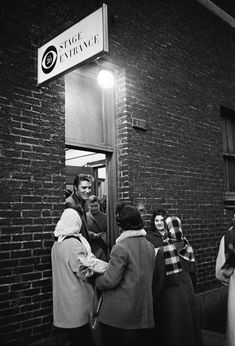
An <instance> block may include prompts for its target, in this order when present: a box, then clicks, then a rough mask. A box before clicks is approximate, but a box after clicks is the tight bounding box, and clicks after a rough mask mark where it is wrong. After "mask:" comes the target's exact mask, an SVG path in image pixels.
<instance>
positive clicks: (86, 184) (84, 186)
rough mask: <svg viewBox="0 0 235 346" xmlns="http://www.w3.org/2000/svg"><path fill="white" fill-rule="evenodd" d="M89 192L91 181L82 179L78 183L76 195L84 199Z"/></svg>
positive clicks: (87, 196)
mask: <svg viewBox="0 0 235 346" xmlns="http://www.w3.org/2000/svg"><path fill="white" fill-rule="evenodd" d="M90 193H91V182H90V181H86V180H82V181H80V184H79V185H78V188H77V190H76V195H77V196H78V197H80V198H82V199H83V200H86V199H88V198H89V195H90Z"/></svg>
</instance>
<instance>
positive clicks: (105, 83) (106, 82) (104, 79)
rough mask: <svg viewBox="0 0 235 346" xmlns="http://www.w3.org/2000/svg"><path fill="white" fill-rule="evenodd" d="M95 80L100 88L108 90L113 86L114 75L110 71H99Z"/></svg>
mask: <svg viewBox="0 0 235 346" xmlns="http://www.w3.org/2000/svg"><path fill="white" fill-rule="evenodd" d="M97 80H98V83H99V85H100V86H101V88H104V89H108V88H112V87H113V85H114V75H113V73H112V72H111V71H108V70H100V71H99V73H98V75H97Z"/></svg>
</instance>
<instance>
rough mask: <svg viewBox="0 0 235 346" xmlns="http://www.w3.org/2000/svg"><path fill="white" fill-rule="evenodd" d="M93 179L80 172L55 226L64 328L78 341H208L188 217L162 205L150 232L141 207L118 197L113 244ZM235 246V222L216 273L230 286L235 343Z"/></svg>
mask: <svg viewBox="0 0 235 346" xmlns="http://www.w3.org/2000/svg"><path fill="white" fill-rule="evenodd" d="M92 183H93V177H92V176H90V175H84V174H79V175H78V176H77V177H76V178H75V180H74V189H73V192H72V193H71V194H70V195H69V196H68V197H67V198H66V207H65V209H64V211H63V213H62V215H61V218H60V220H59V221H58V223H57V225H56V228H55V231H54V237H55V241H54V244H53V247H52V252H51V257H52V279H53V324H54V326H55V327H56V328H57V329H58V332H59V333H61V334H63V335H65V336H66V337H65V342H69V345H71V346H73V345H82V346H110V345H112V346H136V345H146V346H154V345H159V346H203V337H202V331H201V325H200V315H199V309H198V307H197V304H196V297H195V287H196V258H195V253H194V249H193V247H192V246H191V245H190V243H189V241H188V239H187V238H186V237H185V235H184V233H183V228H182V224H181V220H180V219H179V218H178V217H176V216H171V215H167V212H166V211H165V210H164V209H156V210H154V211H153V214H152V219H151V227H150V230H149V231H148V232H146V230H145V228H144V221H143V218H142V216H141V213H140V211H139V209H138V207H137V206H135V205H134V204H132V203H130V202H121V203H118V205H117V206H116V222H117V225H118V227H119V230H120V235H119V237H118V238H117V239H116V241H115V244H114V245H113V247H112V248H111V249H109V246H108V244H107V215H106V213H105V212H104V211H102V209H101V201H100V199H99V198H98V197H97V196H95V195H91V196H90V193H91V189H92ZM234 217H235V215H234ZM234 221H235V219H234ZM234 249H235V226H234V227H232V228H231V229H229V230H228V232H227V233H226V234H225V236H224V237H223V238H222V240H221V243H220V248H219V253H218V258H217V261H216V277H217V278H218V280H220V281H221V282H223V283H224V284H226V285H229V304H228V306H229V308H228V328H227V339H228V343H227V345H228V346H235V329H234V321H235V299H234V291H235V273H234V267H235V250H234ZM97 328H98V329H99V333H98V334H97V332H95V330H96V329H97ZM63 340H64V339H63V338H61V339H60V341H61V344H64V345H65V344H66V343H63V342H64V341H63Z"/></svg>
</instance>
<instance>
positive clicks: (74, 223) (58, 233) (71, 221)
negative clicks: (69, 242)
mask: <svg viewBox="0 0 235 346" xmlns="http://www.w3.org/2000/svg"><path fill="white" fill-rule="evenodd" d="M81 228H82V220H81V217H80V215H79V214H78V212H77V211H76V210H74V209H72V208H67V209H65V210H64V211H63V213H62V215H61V217H60V220H59V221H58V223H57V225H56V228H55V231H54V236H55V237H58V242H59V243H61V242H62V241H63V240H64V239H65V238H66V237H67V236H71V235H73V236H75V237H77V238H79V239H80V240H81V242H82V244H83V245H84V247H85V249H86V251H87V254H90V253H91V247H90V245H89V243H88V241H87V240H86V238H84V237H83V236H82V235H81V234H80V231H81Z"/></svg>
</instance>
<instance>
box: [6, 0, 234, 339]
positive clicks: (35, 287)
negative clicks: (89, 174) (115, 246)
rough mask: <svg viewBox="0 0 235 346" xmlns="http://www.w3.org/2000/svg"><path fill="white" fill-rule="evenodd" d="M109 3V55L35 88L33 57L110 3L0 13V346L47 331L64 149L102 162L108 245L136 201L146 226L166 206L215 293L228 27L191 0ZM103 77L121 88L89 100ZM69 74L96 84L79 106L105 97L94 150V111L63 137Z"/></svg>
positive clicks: (228, 195) (230, 191) (45, 5)
mask: <svg viewBox="0 0 235 346" xmlns="http://www.w3.org/2000/svg"><path fill="white" fill-rule="evenodd" d="M106 4H107V7H108V30H109V52H108V53H106V54H104V55H103V56H102V57H100V59H98V64H97V63H95V62H93V61H92V62H91V63H90V64H86V65H82V66H79V67H77V68H76V69H73V70H72V71H71V73H70V74H68V73H65V74H64V75H61V76H59V77H57V78H54V79H52V80H49V81H48V82H46V83H45V84H43V85H39V86H38V85H37V49H38V47H40V46H41V45H42V44H44V43H45V42H47V41H49V40H51V39H52V38H53V37H55V36H57V35H58V34H60V33H61V32H63V31H64V30H66V29H67V28H69V27H71V26H72V25H73V24H75V23H77V22H79V21H80V20H81V19H83V18H85V17H86V16H88V15H89V14H91V13H92V12H93V11H95V10H97V9H98V8H99V7H100V6H101V5H102V2H100V1H97V0H91V1H89V2H87V1H78V2H75V1H73V0H68V1H66V2H65V1H56V2H53V1H52V0H51V1H50V0H48V1H46V0H41V1H26V0H21V1H18V2H17V3H16V4H14V6H12V5H11V2H9V1H5V2H4V3H3V5H1V21H0V22H1V53H2V54H1V92H0V106H1V122H0V132H1V171H2V174H1V193H0V214H1V220H0V223H1V234H0V237H1V244H0V249H1V254H0V256H1V257H0V259H1V287H0V295H1V303H0V306H1V339H2V340H1V344H2V345H3V344H6V345H14V344H16V345H28V344H31V343H33V342H36V341H37V340H41V339H44V338H47V337H48V336H49V335H50V333H51V325H52V300H51V298H52V297H51V262H50V249H51V246H52V243H53V230H54V227H55V224H56V222H57V221H58V218H59V216H60V213H61V211H62V210H63V206H64V201H65V194H64V189H65V186H66V165H65V159H66V155H65V151H66V150H65V149H71V148H72V149H82V150H88V151H94V152H101V153H102V154H104V155H105V157H106V169H107V190H108V193H107V194H108V212H109V229H110V239H111V241H113V240H114V238H115V232H116V230H115V223H114V217H113V216H114V206H115V203H116V201H117V200H119V199H130V200H133V201H134V202H135V203H141V204H142V205H143V207H144V213H145V216H144V218H145V222H146V227H147V226H148V224H149V220H150V216H151V212H152V210H153V209H154V208H156V207H158V206H160V205H161V206H163V207H164V208H166V209H167V210H168V212H169V213H170V214H176V215H178V216H179V217H180V218H181V219H182V223H183V226H184V230H185V233H186V235H187V237H188V238H189V240H190V242H191V243H192V245H193V246H194V248H195V251H196V257H197V261H198V292H202V291H205V290H208V289H212V288H214V287H217V286H218V285H219V284H218V282H217V281H216V279H215V275H214V267H215V258H216V254H217V250H218V244H219V240H220V238H221V236H222V234H223V233H224V231H225V230H226V229H227V228H228V226H229V223H230V209H231V208H232V207H235V185H234V181H235V178H234V177H235V169H234V167H235V130H234V129H235V94H234V90H235V78H234V76H235V65H234V60H235V49H234V48H235V47H234V45H235V43H234V42H235V40H234V26H233V25H234V21H233V18H232V17H230V16H229V17H228V18H229V20H230V21H224V20H222V19H221V18H220V17H218V16H217V15H216V14H215V13H213V12H211V11H209V10H208V9H207V8H206V7H204V6H203V5H202V4H200V3H199V2H198V1H196V0H190V1H178V0H164V1H162V0H159V1H152V0H150V1H148V2H142V3H141V2H139V1H137V0H130V1H128V2H127V1H122V0H117V1H115V2H114V1H106ZM226 18H227V17H226ZM97 66H98V67H97ZM100 66H101V67H105V68H108V69H109V70H112V71H113V73H114V75H115V86H114V88H113V89H112V90H111V91H107V92H106V93H105V92H104V94H102V95H101V96H100V98H99V96H97V99H95V101H94V100H93V99H92V95H94V94H95V95H100V94H99V91H97V90H98V89H97V87H95V86H94V83H95V82H94V81H95V77H94V76H95V73H96V72H97V69H98V68H99V67H100ZM73 73H74V74H73ZM90 75H91V77H90ZM69 76H72V77H74V76H75V77H74V78H75V80H76V78H78V79H79V78H85V80H86V78H88V77H89V78H90V79H89V82H88V88H87V90H88V94H86V95H85V94H83V97H80V98H79V95H81V94H80V93H79V92H80V91H81V90H80V89H78V90H77V94H76V97H75V99H76V100H77V101H76V102H77V103H76V107H78V108H79V104H80V105H81V108H82V107H83V110H84V109H85V110H86V107H88V105H89V106H90V104H89V100H91V112H94V114H95V111H94V105H97V104H98V105H100V102H101V99H102V100H104V105H105V106H104V108H102V112H103V113H102V114H103V115H104V122H103V127H101V128H99V130H100V131H101V136H102V135H105V136H107V138H106V137H105V138H106V139H105V140H104V141H103V142H102V143H103V144H102V145H99V144H97V142H96V141H93V140H92V135H93V134H95V133H97V132H95V131H93V132H92V133H91V136H90V137H88V138H86V139H83V138H82V133H83V130H84V133H85V134H86V130H87V127H88V125H87V124H88V123H89V121H91V123H89V124H90V125H89V126H90V127H92V124H93V123H92V121H93V120H90V117H89V112H88V113H87V114H86V112H85V113H84V117H86V116H87V118H83V121H82V127H81V128H79V126H78V129H77V131H78V133H80V134H81V138H80V137H79V135H78V136H76V139H74V138H72V139H71V138H70V137H69V134H68V131H67V133H66V128H72V127H73V123H69V125H66V124H68V114H69V110H68V102H69V101H70V99H69V101H68V98H69V97H68V91H67V90H69V88H72V85H73V84H71V82H70V79H69ZM77 76H78V77H77ZM79 76H82V77H79ZM79 80H80V79H79ZM96 93H97V94H96ZM84 95H85V96H86V97H87V98H85V96H84ZM87 95H88V96H87ZM72 100H74V98H73V99H72ZM84 100H85V101H84ZM87 101H88V102H87ZM79 102H81V103H79ZM92 107H93V108H92ZM92 114H93V113H92ZM94 117H95V115H94ZM84 119H86V120H84ZM92 119H93V118H92ZM66 122H67V123H66ZM96 125H97V123H95V125H94V126H93V127H94V128H95V129H96ZM66 126H67V127H66ZM69 126H70V127H69ZM97 126H98V125H97ZM97 128H98V127H97Z"/></svg>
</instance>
